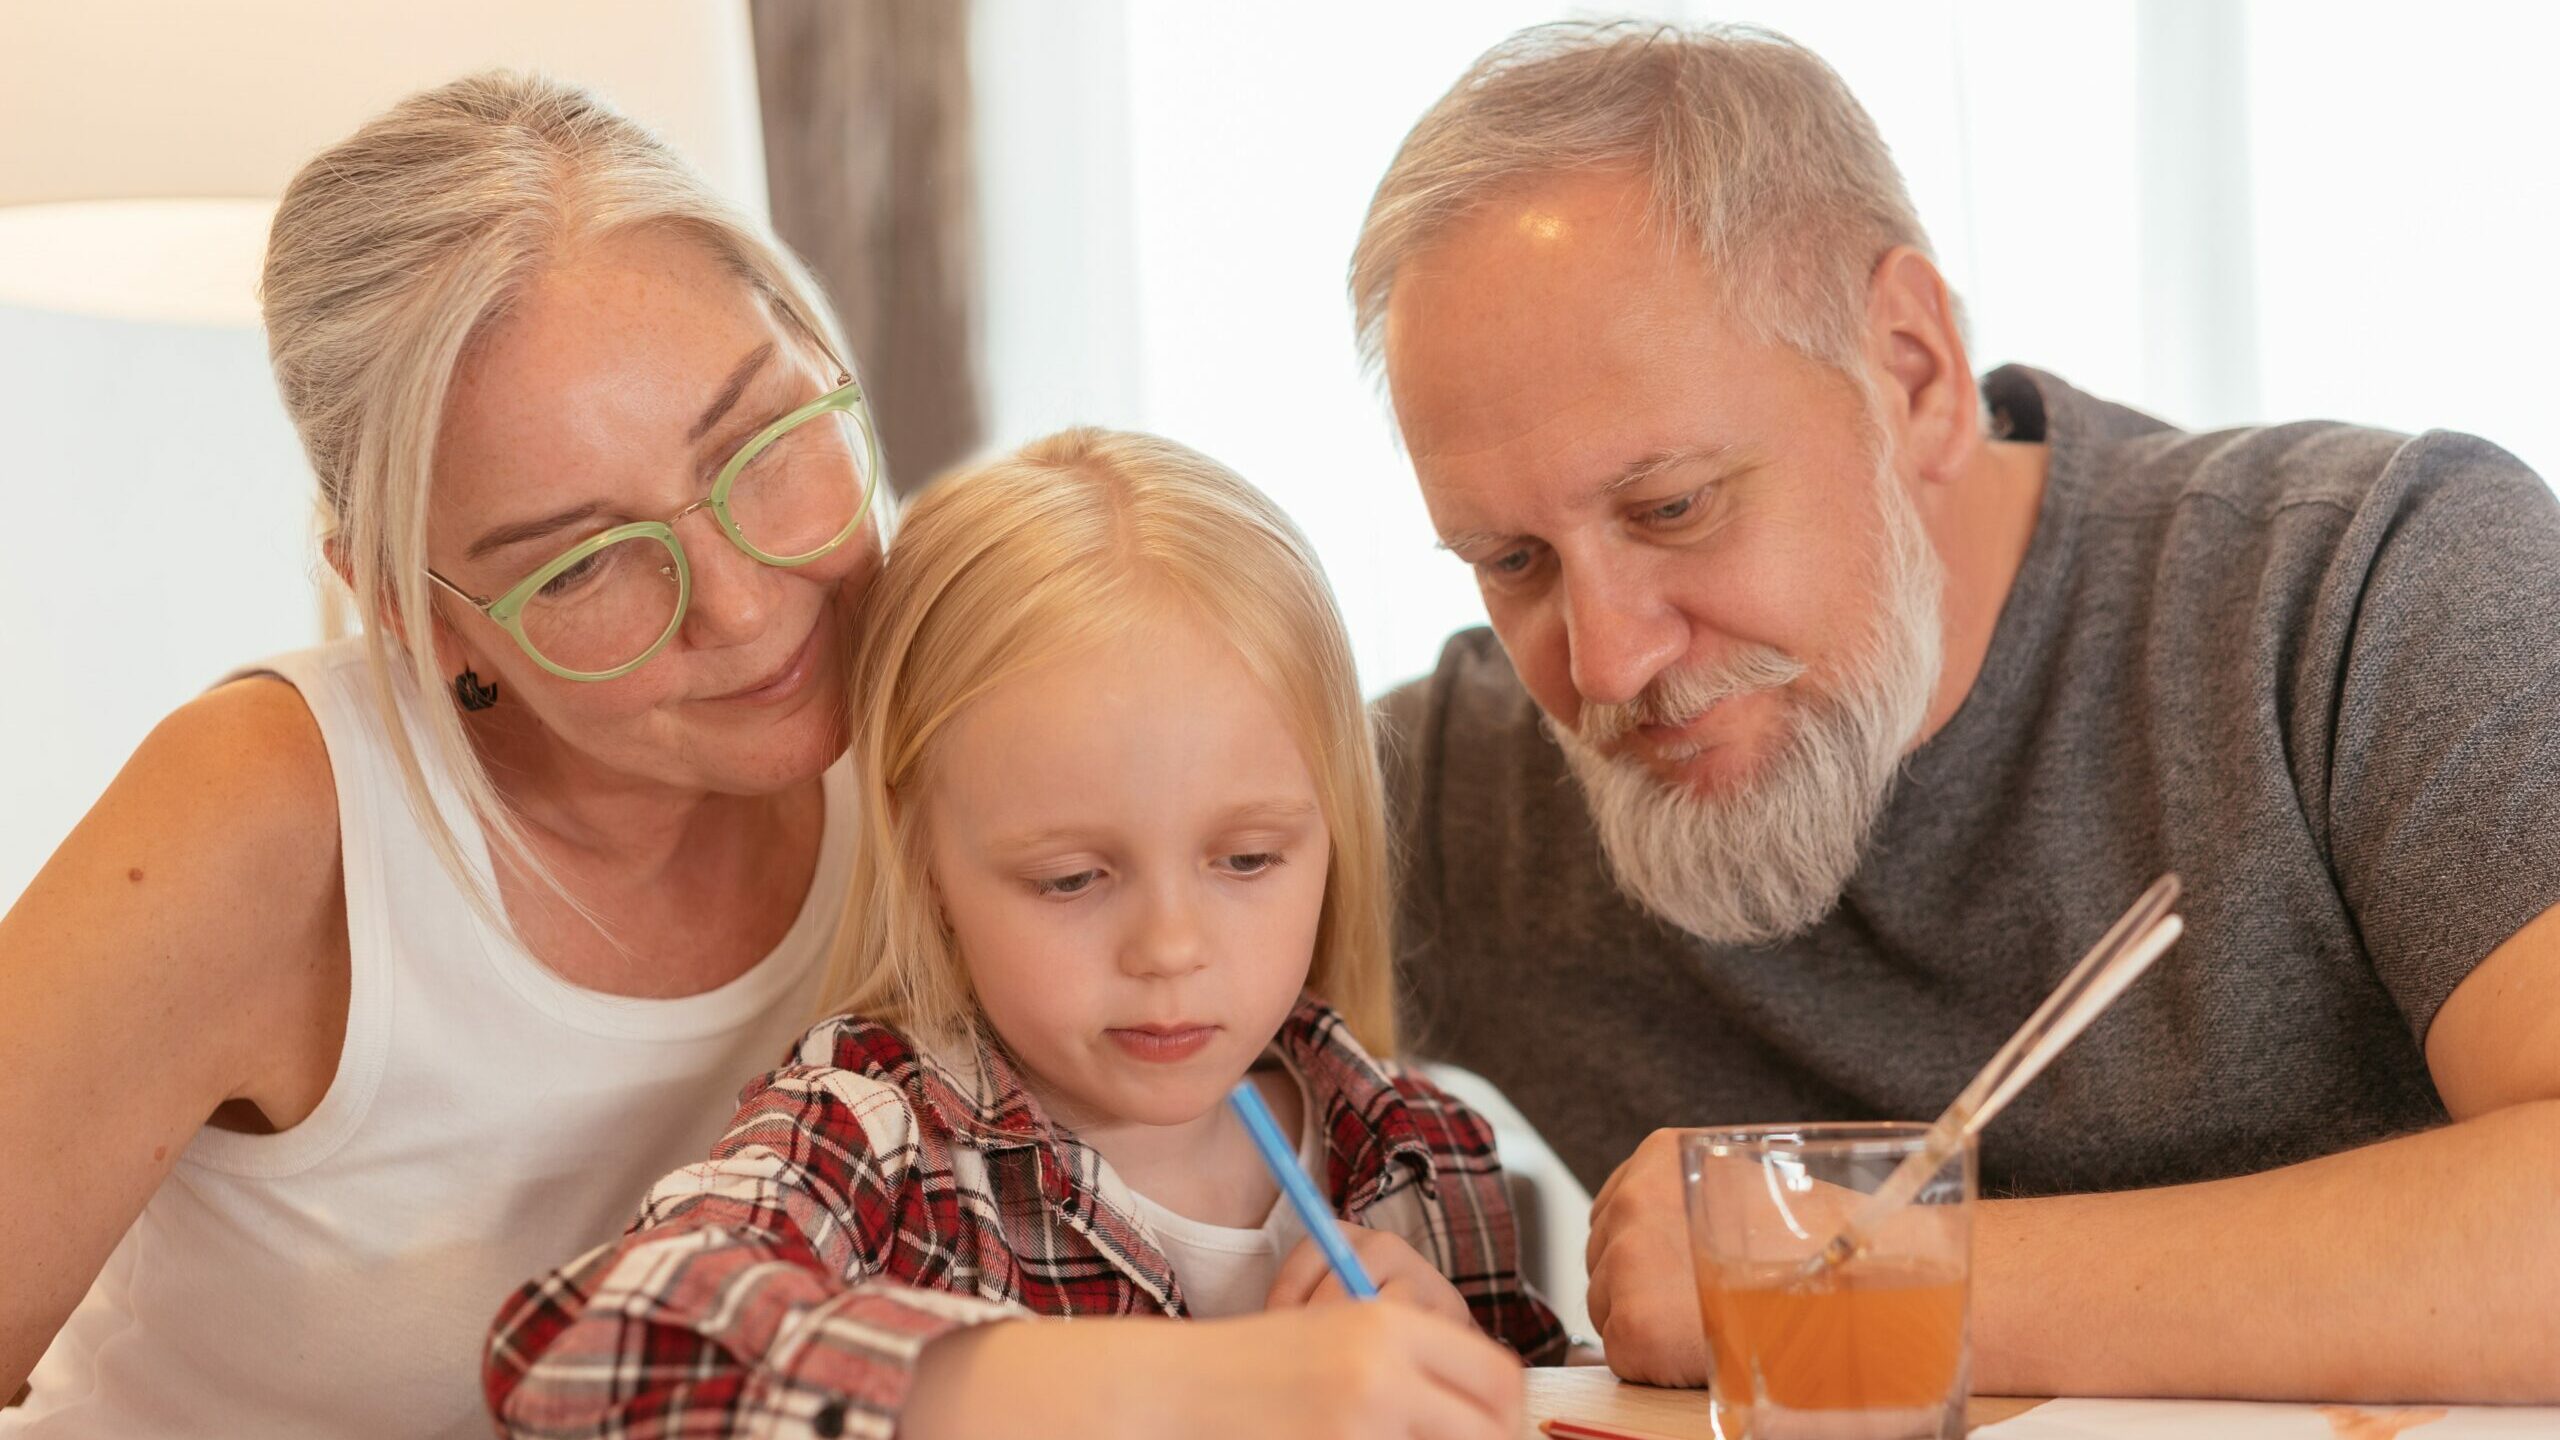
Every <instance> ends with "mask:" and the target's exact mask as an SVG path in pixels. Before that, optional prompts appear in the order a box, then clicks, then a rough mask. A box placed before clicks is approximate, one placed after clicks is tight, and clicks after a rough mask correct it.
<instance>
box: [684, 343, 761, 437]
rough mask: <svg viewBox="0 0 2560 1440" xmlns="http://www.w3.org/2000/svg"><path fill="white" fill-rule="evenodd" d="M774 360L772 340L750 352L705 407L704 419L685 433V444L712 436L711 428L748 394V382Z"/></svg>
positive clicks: (703, 411)
mask: <svg viewBox="0 0 2560 1440" xmlns="http://www.w3.org/2000/svg"><path fill="white" fill-rule="evenodd" d="M772 358H773V342H772V341H770V340H767V341H766V342H764V343H763V344H761V345H759V346H757V347H756V348H755V349H753V350H750V351H748V352H747V358H746V359H744V360H741V361H739V362H738V368H737V369H735V370H732V371H730V372H729V379H728V382H727V383H726V384H724V385H722V386H721V387H720V393H719V394H717V395H714V396H712V397H711V403H710V404H709V405H706V406H704V407H703V410H702V418H701V419H699V420H696V421H694V422H693V428H692V429H691V430H688V431H686V432H685V436H684V438H685V443H686V444H688V445H690V444H692V443H693V442H694V441H696V440H699V439H701V438H702V437H703V436H705V435H708V434H710V433H711V427H712V426H714V425H717V424H719V423H720V417H721V416H723V415H726V414H728V413H729V408H730V407H731V406H733V405H735V404H737V403H738V397H739V396H741V395H744V394H745V393H747V382H748V381H750V380H753V379H754V378H756V372H757V371H759V370H762V369H763V368H764V367H765V362H766V361H768V360H771V359H772Z"/></svg>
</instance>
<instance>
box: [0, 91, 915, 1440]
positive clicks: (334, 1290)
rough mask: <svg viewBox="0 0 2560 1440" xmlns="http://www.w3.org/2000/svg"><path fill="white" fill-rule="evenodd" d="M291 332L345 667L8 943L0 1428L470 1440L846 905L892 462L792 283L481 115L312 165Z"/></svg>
mask: <svg viewBox="0 0 2560 1440" xmlns="http://www.w3.org/2000/svg"><path fill="white" fill-rule="evenodd" d="M264 294H265V304H266V322H267V329H268V334H269V336H270V338H271V344H272V347H273V355H274V362H275V369H276V375H277V380H278V384H279V385H280V387H281V388H282V391H283V395H284V400H285V404H286V407H287V408H288V409H289V410H290V411H291V413H292V416H293V419H294V422H295V424H296V425H297V426H298V427H299V429H300V432H301V435H302V439H303V443H304V446H305V448H306V449H307V451H308V453H309V455H310V459H311V465H312V469H313V470H314V471H315V472H316V473H317V475H318V477H319V481H320V493H321V497H322V501H323V504H324V505H325V507H326V511H327V514H328V516H329V519H330V521H331V527H330V528H331V534H330V537H329V539H328V541H327V546H326V549H327V555H328V558H329V562H330V564H331V565H332V567H333V568H335V569H336V570H337V572H338V573H339V575H340V576H342V577H343V578H344V579H345V580H346V581H347V583H348V585H349V587H350V588H351V590H352V592H353V595H354V599H355V605H356V610H357V613H358V614H359V615H360V617H361V619H362V622H363V633H362V635H361V637H360V638H357V639H352V640H348V641H343V642H340V643H338V644H335V645H329V646H324V647H322V648H319V649H315V650H309V651H305V652H302V653H299V654H295V655H288V656H284V657H281V658H279V659H275V660H270V661H268V662H266V663H264V664H261V665H257V666H255V667H252V668H250V669H247V670H244V671H243V672H241V674H240V675H239V676H238V677H237V678H235V679H233V680H232V681H230V682H229V683H227V684H224V685H222V686H220V687H218V688H216V689H214V690H212V691H210V692H208V693H207V694H205V695H204V696H202V697H201V698H199V699H197V700H195V701H193V702H192V703H190V704H188V705H186V706H185V707H183V708H181V709H180V710H179V711H178V712H177V713H175V714H174V715H171V716H170V717H169V718H168V719H167V720H166V721H165V722H163V723H162V724H161V725H160V726H159V728H158V729H157V730H155V731H154V732H153V733H152V735H151V736H150V738H149V739H148V740H146V741H145V742H144V743H143V745H142V747H141V749H140V750H139V751H137V752H136V753H135V755H134V757H133V759H132V761H131V762H130V763H129V764H127V765H126V767H125V769H124V771H123V773H122V774H121V775H120V776H118V777H117V779H116V781H115V783H114V784H113V785H112V786H111V787H110V788H109V789H108V791H107V793H106V795H105V796H104V797H103V798H102V799H100V800H99V802H98V804H97V807H96V808H95V809H94V810H92V811H91V812H90V814H89V816H88V818H87V819H86V820H84V821H83V822H82V824H81V825H80V827H79V828H78V829H77V830H76V831H74V832H73V833H72V835H71V836H70V838H69V839H67V840H66V841H64V842H63V844H62V847H61V849H60V850H59V851H57V852H56V853H55V855H54V856H53V858H52V861H51V862H50V863H49V864H48V865H47V866H46V867H45V869H44V871H43V873H42V874H41V875H40V876H39V877H38V878H37V880H36V882H35V883H34V884H33V886H31V887H30V888H29V889H28V890H27V892H26V894H25V896H24V897H23V898H22V899H21V900H20V901H19V903H18V905H17V907H16V908H15V909H14V910H12V911H11V912H9V914H8V916H7V918H6V919H5V921H0V1055H5V1056H7V1057H8V1060H7V1067H6V1068H7V1072H8V1079H7V1083H6V1084H5V1085H0V1155H4V1156H6V1157H7V1159H8V1163H7V1164H6V1165H5V1166H0V1257H5V1258H0V1398H4V1397H7V1396H9V1395H11V1394H13V1393H15V1392H16V1391H17V1390H18V1388H19V1384H20V1381H21V1380H22V1379H23V1378H25V1377H27V1376H28V1375H29V1373H30V1370H31V1369H32V1372H33V1379H32V1393H31V1395H30V1398H29V1399H28V1401H27V1403H26V1405H25V1406H24V1407H22V1408H20V1409H16V1410H8V1411H0V1435H8V1436H29V1435H35V1436H56V1435H71V1434H80V1435H140V1434H166V1433H176V1432H186V1433H194V1434H214V1435H259V1436H267V1437H280V1436H303V1435H309V1436H321V1435H328V1436H346V1435H389V1434H402V1435H421V1434H434V1435H461V1434H485V1433H487V1428H486V1421H485V1420H483V1419H482V1418H481V1409H480V1401H479V1395H478V1389H477V1385H476V1378H477V1359H478V1353H479V1349H480V1342H481V1337H482V1333H483V1327H484V1326H485V1325H486V1324H487V1321H488V1318H489V1314H490V1311H491V1309H492V1307H493V1306H494V1305H495V1304H496V1303H497V1301H498V1299H499V1298H500V1297H501V1296H503V1295H504V1294H505V1293H506V1292H507V1291H508V1290H509V1289H510V1288H511V1287H513V1286H514V1285H516V1284H517V1283H518V1282H519V1281H521V1280H522V1279H523V1277H524V1276H526V1275H528V1274H531V1273H534V1272H536V1271H539V1270H541V1269H544V1268H545V1267H547V1266H549V1265H551V1264H553V1263H555V1262H556V1261H558V1260H560V1259H561V1258H563V1257H564V1256H568V1255H571V1254H574V1253H576V1252H578V1251H579V1250H581V1249H584V1248H585V1247H587V1246H589V1245H592V1244H594V1243H596V1242H598V1241H600V1240H603V1239H606V1238H609V1237H610V1236H611V1235H613V1234H614V1233H615V1232H617V1231H618V1230H619V1229H620V1228H621V1226H622V1224H623V1223H624V1221H625V1220H626V1219H627V1218H628V1216H629V1214H630V1212H631V1208H632V1205H633V1203H634V1201H635V1199H636V1198H637V1197H638V1196H639V1195H640V1194H642V1193H643V1192H644V1191H645V1190H646V1189H647V1187H648V1183H649V1182H650V1181H651V1180H652V1179H654V1178H656V1177H657V1176H658V1175H660V1174H662V1173H663V1172H665V1171H667V1170H668V1169H670V1168H673V1167H674V1166H676V1165H678V1164H680V1163H682V1162H684V1161H687V1160H690V1159H693V1158H696V1157H697V1156H698V1155H699V1154H700V1153H701V1152H702V1151H703V1150H704V1149H705V1147H706V1146H708V1145H709V1143H710V1142H711V1140H712V1139H713V1138H714V1137H715V1136H716V1135H717V1134H718V1132H719V1130H720V1128H721V1124H722V1122H723V1120H725V1119H726V1117H727V1116H728V1115H729V1113H730V1109H731V1102H732V1097H733V1094H734V1091H735V1088H736V1086H737V1084H738V1083H739V1082H740V1081H741V1080H743V1079H744V1078H746V1077H747V1076H749V1075H751V1074H753V1073H755V1072H758V1071H761V1070H762V1069H764V1068H765V1067H766V1066H767V1065H769V1064H770V1063H771V1062H772V1061H773V1060H774V1059H775V1058H776V1057H777V1056H779V1055H780V1054H782V1053H783V1051H784V1050H785V1048H786V1047H787V1046H788V1044H789V1042H790V1041H791V1039H792V1038H793V1037H794V1036H796V1035H797V1033H798V1032H799V1030H800V1028H801V1026H802V1024H803V1023H804V1022H805V1020H806V1019H807V1011H808V1006H809V1003H810V999H811V987H812V986H813V984H814V980H815V976H816V974H817V972H818V970H819V968H820V967H819V961H820V959H821V956H822V954H823V952H824V951H825V950H826V949H827V948H828V947H829V946H830V944H831V943H832V939H833V934H834V931H835V929H836V926H837V921H838V914H839V911H840V909H841V906H842V891H843V886H844V883H845V876H846V874H847V865H846V863H845V861H844V858H843V855H842V853H841V852H842V851H843V849H844V847H845V846H846V845H847V844H848V843H849V839H850V831H851V828H852V827H851V824H850V816H849V813H848V810H847V806H846V802H845V798H844V797H845V796H846V795H847V794H848V793H849V792H848V791H847V790H846V789H845V788H844V787H843V786H842V785H840V784H839V782H838V776H837V773H836V771H835V770H834V768H833V767H834V764H835V762H836V760H837V758H838V757H839V756H840V755H841V754H842V753H843V751H844V749H845V745H846V739H847V736H846V731H845V724H846V721H845V704H844V678H843V671H844V659H843V656H844V653H845V649H846V642H847V639H848V632H849V629H850V627H852V626H853V625H855V624H857V623H858V620H859V615H860V606H861V600H862V596H863V592H864V589H865V587H866V585H867V583H868V581H869V578H870V576H871V575H872V573H873V572H874V570H875V568H876V566H877V563H878V556H879V546H880V539H879V536H880V519H881V516H880V511H879V500H878V497H877V495H876V493H875V487H876V486H877V484H878V481H879V463H878V451H877V447H876V444H875V442H874V439H873V436H872V434H871V431H870V427H869V421H868V418H867V416H866V415H865V412H864V410H863V403H862V392H861V390H860V387H859V386H858V385H857V384H856V382H855V381H854V379H853V376H852V373H851V369H850V357H848V356H847V355H846V353H845V350H844V347H843V345H842V343H841V342H840V340H839V339H838V338H837V327H836V325H835V324H834V322H833V320H832V319H831V318H830V316H829V315H828V313H827V310H826V308H825V305H824V303H823V301H822V300H821V299H820V298H819V297H818V295H817V293H816V291H815V289H814V287H813V286H812V285H811V284H810V282H809V280H808V279H807V277H806V276H805V275H804V274H803V272H802V271H801V269H800V267H799V266H798V265H797V264H796V263H795V262H794V261H793V260H792V259H791V258H790V257H789V256H788V255H787V254H785V253H784V252H783V251H782V250H780V249H779V248H777V247H776V245H775V244H774V242H773V241H772V240H771V239H769V238H768V237H767V236H766V235H765V233H764V232H763V231H762V230H761V229H760V228H759V227H757V226H756V225H755V224H754V223H753V222H751V221H749V220H748V219H747V218H746V217H744V216H743V215H741V214H739V213H738V212H736V211H735V210H734V209H732V208H731V207H729V206H728V205H726V204H725V203H723V202H722V201H721V200H720V199H719V198H717V197H716V196H715V195H714V194H713V193H712V192H711V191H710V190H709V189H708V188H706V186H705V185H704V184H703V182H702V181H701V180H700V179H699V178H698V177H696V176H695V175H694V174H693V173H692V172H691V171H689V170H688V169H687V168H686V167H685V166H684V165H683V164H682V162H680V161H679V160H678V159H677V158H676V157H675V156H674V155H673V154H672V153H670V152H669V151H668V150H667V149H666V148H665V147H664V146H662V145H661V144H660V143H659V142H657V141H656V140H655V139H653V138H652V137H651V136H650V135H648V134H647V133H646V132H645V131H643V130H642V129H640V128H639V127H637V126H635V125H633V124H632V123H630V122H629V121H627V120H625V119H623V118H621V117H620V116H618V115H615V114H613V113H612V112H610V111H608V110H607V109H605V108H604V107H602V106H601V105H599V104H598V103H597V102H596V101H595V100H593V99H592V98H591V97H589V96H587V95H585V94H582V93H580V92H578V91H576V90H574V89H570V88H567V87H564V86H560V85H557V84H553V83H549V82H544V81H538V80H526V79H520V78H513V77H506V76H498V75H488V76H481V77H476V78H473V79H468V80H464V81H461V82H458V83H456V84H452V85H448V86H445V87H443V88H441V89H438V90H434V91H431V92H428V93H426V94H423V95H419V96H417V97H415V98H413V99H411V100H409V101H407V102H405V103H403V104H401V105H400V106H398V107H397V108H395V109H393V110H392V111H390V112H389V113H387V114H385V115H383V116H382V117H381V118H379V119H377V120H376V121H374V122H373V123H371V124H369V125H367V126H365V127H364V128H363V129H362V130H360V131H359V132H357V133H356V134H355V135H354V136H353V137H352V138H350V139H348V140H347V141H345V142H344V143H342V144H340V145H338V146H336V147H335V148H333V149H331V150H329V151H328V152H326V153H325V154H322V155H321V156H319V157H318V158H317V159H316V160H314V161H313V162H312V163H311V164H310V165H309V166H308V167H307V168H305V170H304V171H303V172H302V174H301V176H300V177H299V178H297V179H296V180H295V182H294V184H293V186H292V187H291V189H290V190H289V191H288V192H287V194H286V196H285V199H284V202H283V205H282V208H281V209H280V211H279V212H278V214H277V217H276V223H275V232H274V239H273V245H272V247H271V249H270V251H269V256H268V260H267V269H266V276H265V288H264ZM20 763H25V762H24V761H23V759H22V761H21V762H20ZM40 1357H41V1358H40Z"/></svg>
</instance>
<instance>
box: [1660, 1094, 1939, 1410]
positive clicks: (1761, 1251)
mask: <svg viewBox="0 0 2560 1440" xmlns="http://www.w3.org/2000/svg"><path fill="white" fill-rule="evenodd" d="M1927 1129H1928V1127H1927V1126H1925V1125H1919V1124H1834V1125H1754V1126H1743V1127H1737V1128H1733V1129H1723V1130H1695V1131H1691V1132H1688V1133H1687V1134H1685V1135H1683V1136H1682V1137H1681V1145H1680V1159H1681V1170H1682V1174H1683V1177H1684V1181H1685V1184H1686V1187H1687V1192H1688V1204H1689V1240H1690V1252H1691V1255H1692V1257H1693V1260H1694V1264H1695V1267H1696V1273H1697V1282H1698V1308H1699V1312H1700V1315H1701V1317H1702V1318H1703V1319H1704V1321H1705V1324H1706V1329H1707V1348H1708V1353H1709V1355H1710V1356H1711V1357H1712V1360H1713V1367H1714V1368H1713V1378H1712V1380H1711V1381H1710V1385H1711V1388H1712V1390H1713V1393H1714V1397H1715V1412H1716V1428H1717V1431H1718V1433H1719V1434H1721V1435H1723V1436H1725V1437H1726V1440H1918V1437H1924V1436H1928V1437H1939V1436H1943V1437H1947V1440H1954V1437H1958V1436H1961V1435H1963V1434H1964V1402H1965V1392H1966V1388H1967V1386H1966V1380H1967V1377H1968V1371H1969V1369H1970V1365H1969V1361H1970V1358H1971V1352H1970V1351H1969V1349H1968V1347H1967V1345H1966V1327H1965V1315H1966V1297H1967V1294H1968V1292H1969V1289H1970V1284H1969V1282H1970V1279H1971V1274H1972V1257H1973V1223H1972V1222H1973V1198H1974V1153H1973V1147H1972V1146H1971V1145H1967V1146H1966V1147H1965V1148H1964V1149H1963V1150H1962V1151H1961V1152H1959V1153H1958V1154H1956V1155H1954V1156H1953V1157H1951V1158H1949V1159H1948V1160H1947V1162H1946V1163H1945V1164H1944V1165H1943V1166H1941V1167H1940V1169H1939V1171H1938V1173H1937V1174H1935V1175H1932V1176H1931V1177H1930V1178H1929V1182H1928V1183H1927V1184H1926V1185H1924V1186H1923V1187H1921V1190H1920V1194H1919V1196H1918V1197H1917V1198H1915V1199H1914V1200H1913V1201H1912V1203H1911V1204H1909V1205H1908V1206H1905V1207H1904V1208H1903V1209H1901V1210H1900V1211H1898V1212H1896V1213H1895V1214H1894V1215H1893V1216H1891V1217H1890V1218H1889V1219H1887V1220H1886V1221H1885V1222H1884V1223H1883V1224H1882V1225H1880V1226H1879V1227H1878V1228H1877V1229H1876V1231H1875V1233H1874V1236H1873V1238H1872V1239H1871V1240H1870V1242H1869V1243H1868V1244H1867V1245H1866V1246H1865V1247H1864V1248H1863V1249H1862V1250H1860V1252H1859V1253H1858V1255H1857V1256H1856V1257H1855V1258H1854V1259H1852V1260H1850V1261H1849V1262H1847V1263H1846V1264H1843V1265H1839V1266H1836V1267H1834V1268H1831V1269H1828V1270H1824V1271H1821V1272H1819V1273H1817V1274H1814V1275H1810V1276H1808V1275H1807V1274H1806V1273H1805V1270H1804V1262H1805V1261H1806V1260H1807V1259H1809V1258H1810V1257H1811V1256H1812V1255H1813V1254H1814V1252H1815V1251H1816V1250H1818V1249H1819V1248H1820V1247H1821V1246H1822V1244H1823V1242H1824V1241H1826V1240H1828V1239H1830V1237H1831V1236H1832V1235H1833V1234H1834V1233H1836V1232H1837V1231H1838V1230H1839V1228H1840V1226H1841V1225H1842V1223H1844V1222H1845V1221H1846V1220H1847V1219H1848V1217H1849V1214H1850V1212H1851V1211H1852V1210H1853V1209H1855V1208H1856V1206H1857V1203H1858V1202H1859V1201H1860V1200H1862V1199H1863V1198H1865V1196H1866V1195H1867V1194H1868V1193H1870V1192H1872V1191H1874V1190H1875V1189H1876V1188H1877V1187H1879V1186H1881V1185H1882V1184H1884V1180H1885V1177H1886V1176H1887V1175H1889V1174H1891V1173H1893V1168H1894V1167H1895V1166H1896V1165H1898V1164H1900V1163H1901V1162H1902V1160H1903V1158H1904V1157H1906V1156H1908V1155H1910V1154H1912V1153H1913V1152H1914V1151H1916V1150H1918V1149H1919V1148H1920V1146H1921V1138H1922V1136H1923V1135H1924V1134H1925V1133H1926V1131H1927Z"/></svg>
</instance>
